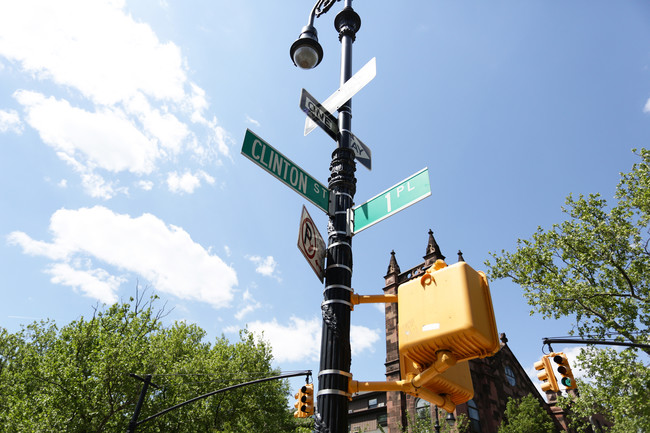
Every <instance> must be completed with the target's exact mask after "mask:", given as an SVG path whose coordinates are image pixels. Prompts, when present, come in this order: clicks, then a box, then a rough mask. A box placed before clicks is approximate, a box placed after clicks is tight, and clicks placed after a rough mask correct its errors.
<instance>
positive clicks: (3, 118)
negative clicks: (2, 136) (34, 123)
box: [0, 110, 23, 134]
mask: <svg viewBox="0 0 650 433" xmlns="http://www.w3.org/2000/svg"><path fill="white" fill-rule="evenodd" d="M0 132H15V133H16V134H20V133H21V132H23V125H22V123H21V122H20V117H18V112H17V111H16V110H9V111H6V110H0Z"/></svg>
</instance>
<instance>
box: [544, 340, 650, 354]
mask: <svg viewBox="0 0 650 433" xmlns="http://www.w3.org/2000/svg"><path fill="white" fill-rule="evenodd" d="M553 343H569V344H585V343H586V344H595V345H603V346H625V347H637V348H640V349H650V344H640V343H628V342H625V341H609V340H590V339H585V338H543V339H542V344H544V345H548V346H549V348H550V346H551V344H553ZM552 350H553V349H551V351H552Z"/></svg>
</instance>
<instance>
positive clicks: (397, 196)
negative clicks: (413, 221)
mask: <svg viewBox="0 0 650 433" xmlns="http://www.w3.org/2000/svg"><path fill="white" fill-rule="evenodd" d="M430 195H431V185H430V184H429V169H428V168H424V169H422V170H420V171H418V172H417V173H415V174H414V175H412V176H411V177H409V178H407V179H404V180H403V181H401V182H400V183H398V184H397V185H395V186H393V187H392V188H388V189H387V190H386V191H384V192H382V193H379V194H378V195H376V196H375V197H373V198H371V199H370V200H368V201H367V202H365V203H364V204H362V205H360V206H357V207H355V208H354V209H353V210H352V212H353V213H354V226H353V233H354V234H357V233H359V232H360V231H361V230H364V229H367V228H368V227H370V226H371V225H373V224H377V223H378V222H379V221H381V220H383V219H385V218H388V217H389V216H391V215H393V214H395V213H397V212H399V211H401V210H402V209H404V208H406V207H409V206H411V205H412V204H414V203H417V202H418V201H420V200H422V199H424V198H426V197H429V196H430Z"/></svg>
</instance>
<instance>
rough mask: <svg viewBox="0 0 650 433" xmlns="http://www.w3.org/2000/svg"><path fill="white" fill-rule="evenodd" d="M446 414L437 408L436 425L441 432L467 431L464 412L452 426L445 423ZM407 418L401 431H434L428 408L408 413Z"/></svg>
mask: <svg viewBox="0 0 650 433" xmlns="http://www.w3.org/2000/svg"><path fill="white" fill-rule="evenodd" d="M446 416H447V412H445V411H444V410H442V409H439V410H438V425H439V426H440V432H441V433H467V432H469V420H468V419H467V416H465V414H460V415H458V416H457V417H456V421H455V423H454V425H453V426H450V425H449V424H447V421H446V420H445V417H446ZM408 420H409V425H408V426H406V427H402V428H401V430H402V432H403V433H435V428H434V420H433V419H432V417H431V413H430V412H429V411H428V410H426V411H425V410H422V411H421V412H418V413H417V414H416V415H414V416H413V415H411V414H409V417H408ZM382 431H383V430H382Z"/></svg>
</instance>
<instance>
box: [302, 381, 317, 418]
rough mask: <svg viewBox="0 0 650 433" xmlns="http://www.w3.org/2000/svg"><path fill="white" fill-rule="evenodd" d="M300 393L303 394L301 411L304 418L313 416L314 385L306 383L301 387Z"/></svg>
mask: <svg viewBox="0 0 650 433" xmlns="http://www.w3.org/2000/svg"><path fill="white" fill-rule="evenodd" d="M301 391H302V393H303V400H302V403H303V407H302V411H303V412H304V413H305V415H306V416H311V415H313V414H314V384H313V383H308V384H307V385H305V386H303V387H302V389H301Z"/></svg>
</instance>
